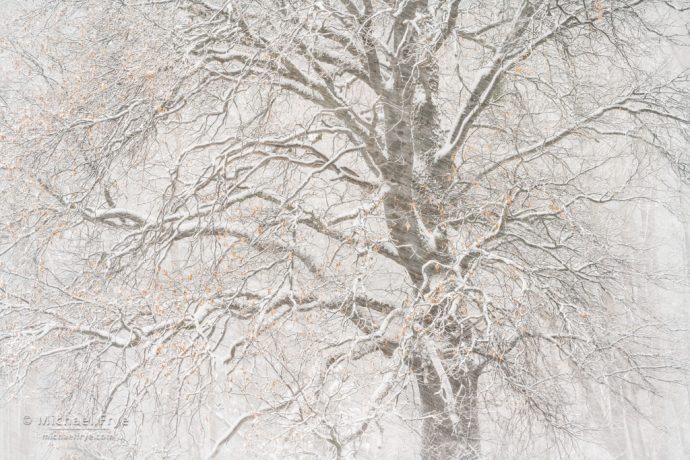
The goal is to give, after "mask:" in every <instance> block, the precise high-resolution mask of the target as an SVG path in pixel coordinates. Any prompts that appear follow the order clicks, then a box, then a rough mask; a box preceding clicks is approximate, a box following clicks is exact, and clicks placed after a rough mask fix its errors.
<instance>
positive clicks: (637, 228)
mask: <svg viewBox="0 0 690 460" xmlns="http://www.w3.org/2000/svg"><path fill="white" fill-rule="evenodd" d="M104 1H107V0H104ZM27 3H28V2H20V1H15V0H0V28H2V23H3V22H4V21H5V20H6V19H7V18H9V17H11V15H12V12H13V11H15V10H16V7H17V5H26V4H27ZM689 16H690V15H689ZM660 53H663V54H667V56H668V66H671V67H673V66H678V67H679V68H681V67H684V68H688V67H690V54H688V51H687V49H685V50H684V49H682V48H678V49H668V50H660ZM11 85H12V69H11V65H10V63H8V62H5V61H2V60H0V88H3V89H5V88H8V87H10V86H11ZM0 154H2V152H0ZM658 178H659V179H662V180H665V181H666V182H667V184H672V185H673V188H675V190H672V191H664V192H658V193H656V194H655V196H654V197H653V198H654V199H655V200H657V202H644V203H637V204H635V205H634V206H630V205H627V206H628V207H627V208H626V210H625V212H621V213H620V215H619V214H616V213H612V214H607V215H602V216H597V217H598V218H601V219H611V218H616V219H625V221H626V224H627V225H626V228H627V231H626V235H625V236H626V238H628V239H629V241H630V242H631V244H634V245H640V246H645V247H654V250H653V251H651V252H649V253H645V254H644V255H643V256H642V255H641V257H644V260H641V261H642V262H643V264H644V266H645V267H646V269H647V270H648V271H650V272H658V273H662V272H672V273H675V274H682V278H683V279H684V280H686V281H687V280H690V186H688V185H686V184H682V183H681V182H680V181H679V180H678V179H677V178H676V177H674V176H672V175H671V174H670V173H668V172H664V171H660V172H659V177H658ZM0 180H2V178H0ZM662 203H663V204H665V205H666V206H668V207H670V208H672V209H674V213H675V215H674V214H672V213H671V212H669V211H668V210H667V209H665V208H664V206H662ZM631 209H632V210H631ZM679 272H680V273H679ZM629 289H630V290H632V291H634V292H635V295H636V297H637V298H638V299H639V302H640V303H641V304H643V305H647V306H649V308H651V309H652V311H654V312H655V313H656V314H657V315H658V316H659V317H660V318H662V319H666V320H669V321H671V322H672V323H674V324H675V325H676V327H677V328H678V329H680V330H689V331H690V311H689V308H688V306H689V305H690V289H688V287H687V285H686V283H679V284H677V285H675V286H668V287H666V288H660V287H657V286H653V285H642V286H634V285H631V286H629ZM682 336H683V337H684V340H683V341H682V343H677V344H675V348H676V349H677V352H678V353H679V354H681V355H682V357H683V358H685V359H686V360H690V332H683V334H682ZM58 365H59V363H58ZM45 372H46V376H45V378H41V377H35V378H34V379H33V385H32V386H27V387H26V388H25V389H24V392H23V395H22V396H23V397H22V399H21V400H15V401H11V402H10V403H8V404H3V405H0V417H1V418H0V460H2V459H8V460H13V459H22V460H23V459H30V460H33V459H46V460H53V459H56V460H57V459H82V458H83V459H87V458H114V457H115V456H116V455H117V449H116V448H115V449H113V451H112V452H110V453H109V452H108V451H106V450H102V449H99V451H98V452H95V451H94V452H89V448H90V444H89V443H82V444H81V445H76V444H75V443H72V442H69V441H44V440H42V439H40V437H41V435H42V434H44V433H47V431H46V430H44V429H41V428H39V427H37V426H36V425H37V422H38V420H37V419H38V417H40V416H45V415H60V414H61V412H59V411H58V410H56V407H55V402H54V401H53V400H52V399H51V398H50V397H47V396H46V393H47V391H46V387H49V386H50V369H45ZM660 390H661V391H662V393H661V394H660V395H658V396H652V395H649V394H642V393H630V394H627V396H628V397H629V398H630V399H631V400H633V401H635V402H637V403H638V404H639V405H640V407H641V408H642V410H643V411H644V413H645V414H646V415H647V416H648V419H646V420H645V419H644V417H640V415H639V414H637V413H635V412H634V411H633V410H632V409H630V408H629V407H627V406H625V405H624V404H623V402H622V401H621V399H620V398H618V397H616V396H613V395H611V394H609V393H603V392H602V391H601V390H600V389H598V388H593V390H592V393H590V394H583V395H581V396H582V400H581V402H580V403H579V404H578V411H580V412H581V414H583V415H584V417H585V418H587V419H588V420H590V421H591V422H593V425H597V426H599V427H600V430H599V431H596V432H591V433H589V436H588V437H587V439H583V440H581V441H579V442H577V441H576V442H575V444H574V445H571V446H569V447H568V448H567V452H563V456H564V457H572V458H583V459H584V458H586V459H590V458H591V459H660V460H661V459H686V458H690V388H687V387H685V388H684V387H680V386H671V385H669V386H667V387H663V386H662V387H660ZM216 403H217V404H218V407H221V408H222V412H223V414H224V415H225V416H226V417H227V419H228V420H229V421H230V422H231V423H232V421H233V420H234V419H235V418H237V417H239V416H241V415H242V414H244V412H245V410H246V407H243V404H242V403H241V402H238V401H236V400H233V399H232V398H230V397H228V398H224V400H218V401H216ZM157 410H159V408H152V409H151V411H152V412H153V411H157ZM401 411H404V408H402V409H401ZM408 415H409V416H410V417H413V416H414V414H413V413H411V412H410V413H409V414H408ZM25 416H30V417H32V419H33V420H32V424H31V425H25V424H24V417H25ZM199 420H200V421H195V422H194V423H193V424H192V426H191V427H190V426H188V424H183V425H181V426H180V429H179V430H178V432H177V434H176V435H175V436H174V437H172V438H170V437H169V436H168V433H169V431H170V430H169V429H168V428H169V427H167V426H160V425H158V424H157V423H156V422H154V421H153V420H149V421H148V422H145V423H144V425H143V426H142V427H140V429H139V435H140V436H141V435H143V436H142V438H141V439H140V440H139V441H140V442H141V443H142V446H143V447H144V448H143V449H142V451H143V452H147V451H149V452H150V451H155V450H158V449H160V450H159V454H158V455H159V456H158V457H154V456H151V457H143V456H142V457H137V458H168V457H164V455H165V454H164V452H163V451H165V450H169V451H170V452H171V453H176V454H177V455H171V456H170V457H169V458H179V459H196V458H206V456H207V454H208V453H209V452H210V451H211V450H212V449H213V446H214V445H215V443H216V441H217V440H218V439H219V437H220V436H222V434H223V433H224V432H225V431H226V430H227V425H226V424H225V423H222V422H221V421H220V420H219V419H218V418H217V417H216V416H215V415H212V414H211V413H210V412H207V413H203V414H200V417H199ZM247 426H248V425H245V427H247ZM382 429H383V431H382V432H381V431H380V430H379V427H376V426H373V427H371V428H370V429H369V431H368V434H367V436H365V440H364V443H363V445H362V446H360V450H359V451H358V452H357V455H356V457H355V458H358V459H359V458H361V459H401V460H402V459H410V460H412V459H415V458H418V454H419V453H418V449H419V447H418V442H417V440H416V439H415V438H414V436H413V433H412V432H411V431H410V430H409V429H408V428H406V427H404V426H400V425H398V424H394V423H391V424H387V425H383V426H382ZM254 434H255V431H254V430H243V429H241V430H240V432H239V433H238V435H237V437H236V438H234V439H233V440H232V441H231V442H230V443H229V444H228V445H226V447H225V448H224V450H223V452H222V453H221V455H219V457H218V458H232V459H249V458H307V457H305V456H302V455H300V454H299V453H295V452H286V451H283V450H282V449H281V446H280V445H278V441H276V445H273V446H263V449H262V450H263V453H262V454H257V453H256V451H257V450H258V449H257V448H256V447H257V446H256V445H255V444H254V442H255V441H256V440H255V439H254V438H253V436H252V435H254ZM482 436H483V438H484V437H485V438H486V439H485V440H483V441H482V449H483V455H484V457H485V458H497V459H503V458H505V459H522V458H524V459H527V458H552V457H551V456H550V455H552V453H551V454H543V453H541V454H540V452H538V451H531V452H520V451H515V450H512V449H511V448H510V440H509V439H493V438H492V437H491V434H490V433H485V432H482ZM128 440H129V441H130V442H131V441H133V439H128ZM99 447H102V446H99ZM99 455H101V456H103V457H99ZM111 455H112V456H111ZM312 458H313V457H312Z"/></svg>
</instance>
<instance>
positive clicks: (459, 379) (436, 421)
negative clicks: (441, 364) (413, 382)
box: [417, 367, 481, 460]
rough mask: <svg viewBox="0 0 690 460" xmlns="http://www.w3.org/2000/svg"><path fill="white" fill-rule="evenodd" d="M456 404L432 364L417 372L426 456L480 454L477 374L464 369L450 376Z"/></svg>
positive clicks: (461, 458) (458, 459)
mask: <svg viewBox="0 0 690 460" xmlns="http://www.w3.org/2000/svg"><path fill="white" fill-rule="evenodd" d="M449 383H450V386H451V388H452V390H453V393H454V394H453V395H452V397H451V398H452V402H453V403H454V404H455V408H454V409H455V411H454V412H455V416H453V415H452V414H451V410H452V408H450V407H449V404H448V403H446V400H444V397H443V394H444V389H443V388H442V385H441V382H440V379H439V377H438V375H437V374H436V372H435V371H434V370H433V368H432V367H427V368H426V369H425V371H424V372H423V373H418V374H417V385H418V388H419V394H420V398H421V403H422V415H423V416H424V421H423V425H422V457H421V458H422V460H471V459H477V458H479V456H480V447H481V446H480V439H479V417H478V411H477V376H476V375H475V374H472V373H462V374H461V375H456V376H453V377H449Z"/></svg>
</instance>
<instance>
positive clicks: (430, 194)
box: [0, 0, 690, 459]
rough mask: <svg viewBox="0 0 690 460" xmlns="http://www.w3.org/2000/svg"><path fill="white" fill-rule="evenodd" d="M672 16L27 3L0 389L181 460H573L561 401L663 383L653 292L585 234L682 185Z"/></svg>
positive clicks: (650, 9) (11, 89) (5, 115)
mask: <svg viewBox="0 0 690 460" xmlns="http://www.w3.org/2000/svg"><path fill="white" fill-rule="evenodd" d="M686 10H687V6H686V5H685V4H684V3H683V2H679V1H676V2H674V1H672V0H669V1H666V0H593V1H592V0H586V1H582V0H572V1H570V0H553V1H538V0H517V1H516V0H502V1H499V0H468V1H465V0H462V1H461V0H447V1H441V0H439V1H432V0H427V1H423V0H416V1H415V0H396V1H392V0H391V1H376V0H323V1H313V2H312V1H309V2H306V1H294V2H289V1H262V0H257V1H249V2H239V1H238V2H234V1H228V2H214V1H208V2H207V1H196V0H189V1H182V0H179V1H173V0H171V1H166V0H160V1H141V2H138V1H113V2H103V1H89V0H75V1H69V2H64V1H61V2H54V1H47V0H43V1H37V2H35V4H34V5H32V6H31V9H30V10H26V11H22V12H21V14H18V15H17V17H16V20H15V21H14V22H12V24H11V25H12V27H9V28H8V29H7V30H8V31H7V32H6V33H5V36H4V37H3V40H2V42H1V45H2V49H3V56H4V59H5V60H4V62H6V63H7V65H10V63H11V64H13V65H14V72H15V73H14V74H15V75H16V78H15V79H14V80H13V81H11V82H8V83H7V84H6V85H5V88H4V89H3V92H2V104H3V109H2V112H0V113H1V116H2V118H1V123H2V125H1V126H2V140H1V142H2V145H3V151H4V152H5V153H3V158H2V160H0V161H1V163H0V166H1V167H2V170H1V172H0V174H1V177H2V185H0V187H2V189H3V193H4V194H5V196H7V197H8V199H7V200H5V202H4V203H3V204H2V219H1V221H0V257H2V279H3V285H2V286H1V288H2V294H3V297H2V299H1V300H0V321H1V325H0V361H1V367H0V369H2V377H3V379H4V380H5V381H6V384H7V386H8V388H10V389H13V390H15V391H19V390H20V389H21V387H22V385H23V384H24V383H25V382H26V380H27V379H28V378H29V377H30V376H31V375H32V374H34V373H36V372H38V371H40V370H42V369H43V370H45V369H46V368H49V369H51V370H52V372H53V376H54V377H53V378H54V379H55V382H54V385H55V386H54V389H55V391H56V392H60V394H62V395H63V403H64V404H65V407H84V408H87V409H84V410H88V411H91V412H93V413H98V414H105V413H108V414H115V416H116V417H131V418H133V419H134V420H139V421H141V423H143V420H145V419H146V418H147V417H150V416H151V414H152V413H153V412H156V414H157V415H160V416H161V417H163V418H166V419H168V420H171V421H172V422H171V424H170V433H171V434H170V436H171V437H173V436H174V433H176V432H177V430H180V429H181V428H180V426H182V425H184V424H185V423H192V422H190V421H192V420H194V418H195V417H198V416H199V414H200V413H202V412H203V411H211V412H214V413H215V414H216V415H217V416H218V417H219V418H221V419H223V420H225V422H226V424H227V429H226V430H225V431H224V432H223V433H220V434H218V435H216V436H214V438H213V442H214V443H215V445H214V447H213V449H211V450H210V451H209V452H208V455H209V456H210V457H214V456H222V455H224V454H223V452H224V449H225V448H226V447H227V445H228V444H229V443H230V442H231V441H232V439H233V438H234V437H236V436H240V435H241V433H242V431H243V430H245V428H246V426H247V425H249V424H252V426H254V427H259V428H257V429H256V432H257V433H258V435H257V436H258V437H259V438H262V436H263V438H262V439H264V440H265V442H266V443H268V445H270V443H271V442H274V438H272V437H271V436H273V435H276V432H280V436H282V437H281V439H282V442H284V443H285V444H284V445H285V446H287V447H285V449H287V451H288V452H292V454H293V455H294V456H295V457H299V456H300V455H304V456H305V457H306V456H308V455H312V456H317V457H319V456H330V457H334V458H345V457H348V458H349V457H357V455H358V452H360V451H361V449H364V448H363V447H362V442H363V441H362V440H363V439H364V438H366V436H367V434H368V433H370V432H371V431H372V430H377V429H381V430H383V429H384V428H383V427H384V426H385V424H386V423H387V421H390V420H391V419H396V418H397V419H398V421H399V423H404V424H405V425H406V426H407V428H409V430H410V432H414V433H418V434H419V437H418V439H419V443H420V446H421V447H420V452H421V458H423V459H470V458H479V457H481V456H482V443H484V445H485V446H486V444H487V443H490V442H491V439H500V438H501V437H508V438H511V439H513V440H514V441H515V442H516V443H523V444H525V445H540V446H542V447H544V448H545V449H546V451H548V452H551V453H552V454H554V453H559V452H560V453H562V452H564V449H566V448H565V447H563V446H565V445H566V444H567V442H568V440H570V439H574V438H577V437H579V436H582V435H584V434H585V433H586V431H587V428H588V426H587V423H588V420H587V419H586V417H584V418H583V417H582V415H581V414H579V413H578V411H577V410H574V406H573V404H574V403H573V401H577V400H578V398H579V397H581V394H582V392H583V391H584V392H587V391H590V390H591V389H592V388H594V387H597V388H599V387H600V388H605V389H606V390H607V391H612V392H616V393H618V394H620V395H622V397H625V392H624V391H623V390H622V388H623V387H636V388H641V389H643V390H646V391H656V389H657V388H658V384H659V383H661V384H664V383H665V382H671V381H673V382H679V383H682V379H681V376H680V374H677V373H676V372H675V371H677V370H679V369H681V368H683V367H684V365H683V362H684V361H683V357H682V356H680V355H678V354H676V353H673V349H672V345H673V343H671V344H670V345H669V344H667V343H666V342H664V341H662V342H660V341H659V340H660V339H659V338H661V339H664V340H665V341H668V342H672V341H673V339H672V337H673V334H674V331H673V330H672V329H671V328H669V327H667V326H665V325H664V324H663V322H662V321H660V320H659V319H658V318H657V317H656V316H657V315H656V313H657V311H658V310H657V309H660V308H663V305H651V307H652V308H645V305H643V304H642V302H640V301H639V299H637V298H636V297H635V293H634V292H632V291H631V290H630V288H629V286H630V283H632V282H635V281H634V280H643V281H639V282H644V283H655V282H658V283H662V282H664V281H668V280H671V279H672V278H671V276H670V274H663V273H647V272H645V270H644V266H643V265H642V264H640V263H639V262H640V259H641V258H644V256H642V257H640V254H641V253H640V252H639V251H641V250H642V248H635V247H633V246H634V245H632V244H630V242H629V241H626V240H625V239H624V238H623V237H622V236H621V231H622V230H621V229H623V228H625V226H626V221H625V220H624V219H618V218H607V216H614V215H615V216H619V215H622V214H618V213H621V212H622V213H623V214H624V213H625V211H621V210H625V209H633V208H634V206H636V204H637V203H639V202H641V201H649V200H654V199H655V195H654V191H655V190H665V188H664V187H665V186H666V184H665V182H664V181H663V180H659V179H658V178H659V176H660V174H661V172H663V171H668V170H671V171H673V173H674V174H676V175H677V176H678V177H680V178H683V179H685V178H687V174H688V169H687V168H688V165H687V163H686V161H687V159H686V154H685V152H686V151H687V147H688V143H687V141H688V136H689V135H690V130H689V124H690V94H689V92H688V91H689V90H690V85H689V83H688V76H689V74H688V69H678V68H674V66H672V65H669V63H668V56H665V55H664V54H663V52H662V51H660V50H663V49H664V48H663V47H665V46H676V47H678V46H684V45H685V43H687V24H688V20H687V14H686V13H685V11H686ZM684 155H685V156H684ZM663 204H664V203H662V202H660V203H659V206H662V205H663ZM636 251H637V252H636ZM217 394H225V395H234V396H236V397H238V398H240V399H242V400H243V401H245V403H246V404H247V405H249V406H250V407H251V410H249V411H248V412H247V413H245V414H237V413H234V412H233V411H230V410H222V409H219V408H218V407H216V406H213V401H214V400H215V399H214V398H216V397H217ZM162 400H165V401H167V402H166V403H160V402H159V401H162ZM631 403H632V401H631ZM158 404H161V407H164V408H166V409H165V410H160V411H154V410H153V409H152V407H158ZM402 407H407V408H408V409H410V410H411V412H410V413H407V412H405V410H403V409H401V408H402ZM94 411H95V412H94ZM403 412H404V413H403ZM261 427H263V428H261ZM277 427H279V428H277ZM266 432H271V435H270V436H268V435H262V433H266ZM142 436H143V435H142V434H141V433H138V434H137V435H136V437H135V438H134V440H133V441H132V446H130V447H131V450H130V451H129V454H128V455H134V456H136V455H137V454H136V452H137V451H136V448H137V445H138V443H139V442H140V441H141V438H142ZM276 436H277V435H276ZM297 449H303V450H299V451H298V450H297ZM225 452H226V454H227V451H225ZM254 455H260V454H256V453H255V454H254ZM263 455H265V458H268V457H269V456H270V453H266V452H264V454H263ZM554 455H555V454H554ZM381 456H382V458H383V457H385V453H384V454H381ZM391 458H393V457H391Z"/></svg>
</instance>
